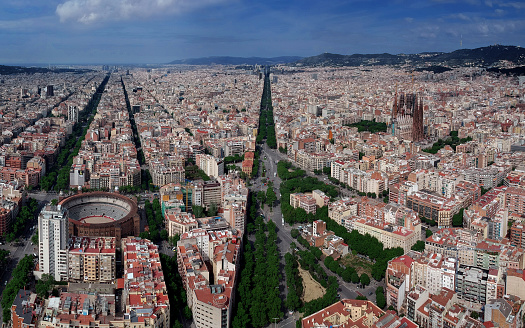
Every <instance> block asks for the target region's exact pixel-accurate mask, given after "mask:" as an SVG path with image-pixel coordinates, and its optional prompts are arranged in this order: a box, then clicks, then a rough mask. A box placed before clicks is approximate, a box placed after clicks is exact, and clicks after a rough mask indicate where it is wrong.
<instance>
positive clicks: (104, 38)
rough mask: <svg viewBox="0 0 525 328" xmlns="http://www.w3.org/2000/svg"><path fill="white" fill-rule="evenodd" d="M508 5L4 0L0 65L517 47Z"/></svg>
mask: <svg viewBox="0 0 525 328" xmlns="http://www.w3.org/2000/svg"><path fill="white" fill-rule="evenodd" d="M524 10H525V4H523V3H521V2H512V1H476V0H470V1H453V0H436V1H424V2H422V3H417V4H416V3H407V2H404V1H393V2H389V1H376V2H373V3H370V2H367V1H335V2H330V3H321V2H314V1H309V2H304V1H286V2H282V1H269V2H268V1H267V2H264V3H257V2H248V1H240V0H239V1H233V0H197V1H186V0H180V1H175V0H162V1H161V0H156V1H142V0H140V1H131V0H123V1H118V2H102V1H95V0H59V1H48V2H44V3H36V4H35V3H34V2H33V1H5V3H3V5H2V8H1V9H0V12H1V15H2V20H0V30H2V33H3V35H4V37H3V40H4V49H3V52H2V55H0V63H2V64H31V63H33V64H61V63H64V64H83V63H167V62H170V61H172V60H176V59H184V58H194V57H206V56H222V55H224V56H245V57H249V56H259V57H273V56H281V55H297V56H305V57H306V56H312V55H317V54H320V53H323V52H332V53H341V54H352V53H383V52H388V53H392V54H397V53H418V52H425V51H453V50H456V49H459V48H476V47H481V46H487V45H490V44H496V43H497V44H505V45H518V46H519V45H520V42H521V40H522V37H521V36H522V35H523V32H524V30H525V22H524V21H523V19H522V18H521V16H522V15H523V11H524Z"/></svg>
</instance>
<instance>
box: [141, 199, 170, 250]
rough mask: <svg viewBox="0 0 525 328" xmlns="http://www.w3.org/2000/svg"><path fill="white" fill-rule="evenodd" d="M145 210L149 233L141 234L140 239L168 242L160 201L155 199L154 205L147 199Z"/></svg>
mask: <svg viewBox="0 0 525 328" xmlns="http://www.w3.org/2000/svg"><path fill="white" fill-rule="evenodd" d="M144 210H145V212H146V220H147V222H148V231H143V232H141V233H140V237H141V238H146V239H149V240H152V241H154V242H159V241H160V240H168V232H167V231H166V226H165V225H164V217H163V216H162V208H161V205H160V202H159V199H158V198H155V199H153V203H151V202H150V201H149V200H147V199H146V201H145V202H144Z"/></svg>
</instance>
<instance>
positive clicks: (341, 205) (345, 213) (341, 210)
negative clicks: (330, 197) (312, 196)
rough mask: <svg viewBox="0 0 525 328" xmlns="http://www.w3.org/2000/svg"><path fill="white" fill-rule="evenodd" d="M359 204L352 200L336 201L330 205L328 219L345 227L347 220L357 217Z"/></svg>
mask: <svg viewBox="0 0 525 328" xmlns="http://www.w3.org/2000/svg"><path fill="white" fill-rule="evenodd" d="M357 213H358V203H357V202H356V201H354V200H353V199H351V198H344V199H340V200H336V201H335V202H331V203H330V204H328V217H329V218H330V219H332V220H334V221H335V222H337V223H338V224H340V225H342V226H345V220H349V219H350V218H352V217H355V216H357Z"/></svg>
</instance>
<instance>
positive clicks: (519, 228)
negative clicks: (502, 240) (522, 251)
mask: <svg viewBox="0 0 525 328" xmlns="http://www.w3.org/2000/svg"><path fill="white" fill-rule="evenodd" d="M510 243H511V245H513V246H516V247H520V248H525V223H524V222H520V221H514V222H513V223H512V226H511V227H510Z"/></svg>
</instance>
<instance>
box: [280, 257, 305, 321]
mask: <svg viewBox="0 0 525 328" xmlns="http://www.w3.org/2000/svg"><path fill="white" fill-rule="evenodd" d="M284 261H285V265H284V273H285V274H286V286H287V287H288V296H287V297H286V302H285V305H286V308H287V309H289V310H292V311H295V310H298V309H299V308H300V307H301V306H302V301H301V298H302V297H303V293H304V288H303V278H302V277H301V275H300V274H299V263H298V262H297V256H295V255H294V254H292V253H286V254H285V255H284Z"/></svg>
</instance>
